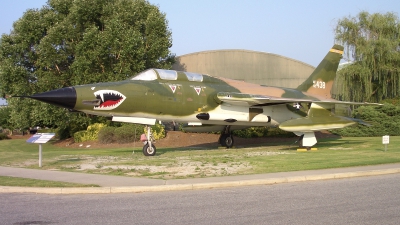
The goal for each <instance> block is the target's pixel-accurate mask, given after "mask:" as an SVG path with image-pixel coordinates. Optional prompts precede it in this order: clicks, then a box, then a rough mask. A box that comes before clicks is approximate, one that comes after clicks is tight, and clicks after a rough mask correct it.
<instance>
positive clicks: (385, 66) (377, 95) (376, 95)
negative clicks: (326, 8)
mask: <svg viewBox="0 0 400 225" xmlns="http://www.w3.org/2000/svg"><path fill="white" fill-rule="evenodd" d="M335 33H336V35H335V38H336V41H338V42H339V43H342V44H343V45H344V47H345V57H347V59H348V60H349V61H353V63H352V64H350V65H348V66H347V67H345V68H343V69H342V70H340V71H339V78H338V83H339V84H341V85H339V86H338V88H339V90H338V92H339V93H340V94H339V97H340V98H342V99H343V100H350V101H371V102H379V101H381V100H382V99H386V98H394V97H396V96H399V94H400V70H399V67H400V21H399V18H398V17H397V15H396V14H395V13H386V14H379V13H374V14H369V13H368V12H365V11H363V12H360V13H359V14H358V15H357V16H356V17H350V16H349V17H345V18H343V19H340V20H339V21H338V24H337V26H336V30H335Z"/></svg>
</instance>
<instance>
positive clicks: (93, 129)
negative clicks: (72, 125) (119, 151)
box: [74, 123, 105, 142]
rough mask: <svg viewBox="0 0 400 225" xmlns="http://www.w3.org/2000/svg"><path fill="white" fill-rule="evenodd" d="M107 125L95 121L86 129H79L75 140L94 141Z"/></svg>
mask: <svg viewBox="0 0 400 225" xmlns="http://www.w3.org/2000/svg"><path fill="white" fill-rule="evenodd" d="M104 126H105V125H104V124H102V123H95V124H92V125H90V126H88V128H87V130H86V131H78V132H75V133H74V141H75V142H83V141H94V140H97V137H98V133H99V131H100V130H101V128H103V127H104Z"/></svg>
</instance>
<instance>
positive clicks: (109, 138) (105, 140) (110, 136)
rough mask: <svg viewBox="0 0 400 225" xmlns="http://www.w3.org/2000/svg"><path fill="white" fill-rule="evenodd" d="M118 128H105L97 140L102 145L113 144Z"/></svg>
mask: <svg viewBox="0 0 400 225" xmlns="http://www.w3.org/2000/svg"><path fill="white" fill-rule="evenodd" d="M115 129H116V127H103V128H101V130H100V131H99V133H98V134H97V139H98V140H99V142H100V143H102V144H109V143H112V142H113V141H114V139H115V137H114V133H115Z"/></svg>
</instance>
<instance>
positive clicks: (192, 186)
mask: <svg viewBox="0 0 400 225" xmlns="http://www.w3.org/2000/svg"><path fill="white" fill-rule="evenodd" d="M395 173H400V163H396V164H384V165H375V166H361V167H348V168H337V169H324V170H307V171H295V172H281V173H269V174H255V175H241V176H226V177H210V178H192V179H175V180H158V179H148V178H134V177H123V176H109V175H99V174H86V173H74V172H64V171H49V170H40V169H25V168H13V167H2V166H0V176H10V177H22V178H32V179H40V180H52V181H64V182H73V183H81V184H96V185H99V186H101V187H84V188H35V187H8V186H0V193H46V194H79V193H82V194H83V193H128V192H131V193H135V192H152V191H171V190H196V189H209V188H220V187H237V186H251V185H267V184H278V183H290V182H301V181H316V180H328V179H341V178H350V177H362V176H374V175H383V174H395Z"/></svg>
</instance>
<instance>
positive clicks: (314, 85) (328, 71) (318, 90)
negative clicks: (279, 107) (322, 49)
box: [297, 45, 343, 98]
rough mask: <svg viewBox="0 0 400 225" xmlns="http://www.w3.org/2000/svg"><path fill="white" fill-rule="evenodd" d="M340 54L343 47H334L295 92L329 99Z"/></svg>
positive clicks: (340, 57)
mask: <svg viewBox="0 0 400 225" xmlns="http://www.w3.org/2000/svg"><path fill="white" fill-rule="evenodd" d="M342 54H343V46H340V45H334V46H333V47H332V48H331V49H330V50H329V52H328V54H326V56H325V58H324V59H323V60H322V61H321V62H320V64H319V65H318V66H317V68H316V69H315V70H314V72H313V73H312V74H311V75H310V76H309V77H308V78H307V80H306V81H304V82H303V83H302V84H301V85H300V86H298V87H297V90H299V91H302V92H307V93H310V94H315V95H319V96H323V97H325V98H330V97H331V89H332V87H333V81H334V79H335V76H336V71H337V68H338V66H339V62H340V59H342Z"/></svg>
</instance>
